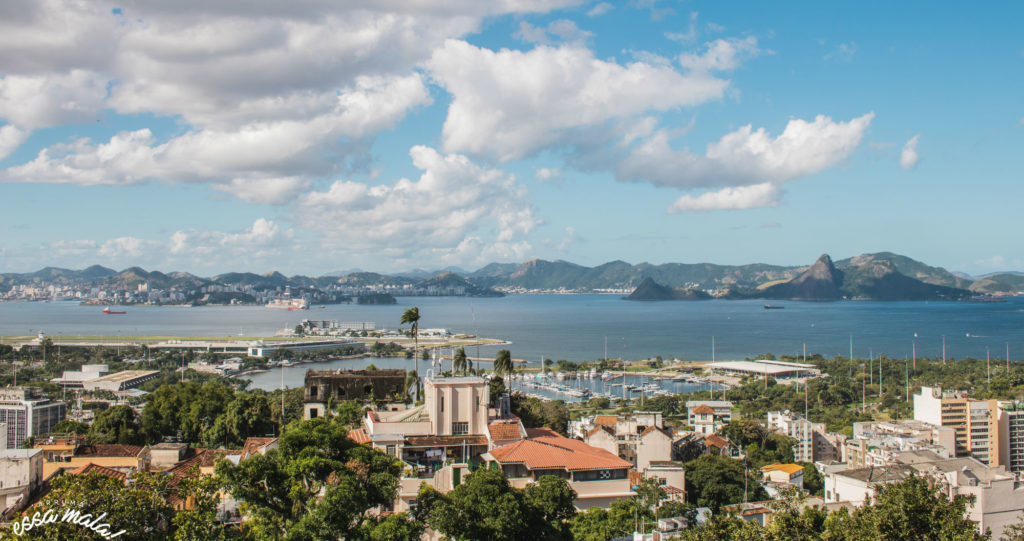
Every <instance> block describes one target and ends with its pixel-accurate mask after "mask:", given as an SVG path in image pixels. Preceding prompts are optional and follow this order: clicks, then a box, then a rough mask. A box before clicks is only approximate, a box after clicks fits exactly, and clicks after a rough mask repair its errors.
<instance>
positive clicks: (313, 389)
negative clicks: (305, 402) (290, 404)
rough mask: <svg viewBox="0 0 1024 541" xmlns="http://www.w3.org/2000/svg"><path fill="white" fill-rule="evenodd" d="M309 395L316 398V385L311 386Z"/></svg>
mask: <svg viewBox="0 0 1024 541" xmlns="http://www.w3.org/2000/svg"><path fill="white" fill-rule="evenodd" d="M309 396H310V398H316V387H310V388H309Z"/></svg>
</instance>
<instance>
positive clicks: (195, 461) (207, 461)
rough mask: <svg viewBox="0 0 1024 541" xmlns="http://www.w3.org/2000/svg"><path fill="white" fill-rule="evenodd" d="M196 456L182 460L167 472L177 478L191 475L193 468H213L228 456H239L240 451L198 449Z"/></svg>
mask: <svg viewBox="0 0 1024 541" xmlns="http://www.w3.org/2000/svg"><path fill="white" fill-rule="evenodd" d="M195 451H196V452H195V454H194V455H192V457H191V458H188V459H185V460H182V461H181V462H179V463H178V464H177V465H175V466H173V467H171V468H168V469H167V472H168V473H170V474H172V475H174V476H175V477H184V476H187V475H189V470H190V469H192V466H196V467H197V468H212V467H213V466H216V465H217V461H218V460H220V459H222V458H225V457H227V456H228V455H237V454H239V453H240V451H229V450H227V449H196V450H195Z"/></svg>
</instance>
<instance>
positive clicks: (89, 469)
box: [71, 462, 128, 482]
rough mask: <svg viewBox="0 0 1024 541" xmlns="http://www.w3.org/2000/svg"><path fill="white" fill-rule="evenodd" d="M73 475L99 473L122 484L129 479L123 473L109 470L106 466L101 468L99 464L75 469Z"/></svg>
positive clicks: (89, 464) (90, 464)
mask: <svg viewBox="0 0 1024 541" xmlns="http://www.w3.org/2000/svg"><path fill="white" fill-rule="evenodd" d="M71 473H73V474H75V475H82V474H84V473H98V474H100V475H103V476H105V477H109V478H111V479H117V480H118V481H121V482H124V480H125V479H126V478H127V477H128V474H126V473H124V472H122V471H117V470H115V469H113V468H108V467H106V466H100V465H99V464H93V463H92V462H90V463H88V464H86V465H85V466H80V467H78V468H77V469H75V471H73V472H71Z"/></svg>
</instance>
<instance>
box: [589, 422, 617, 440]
mask: <svg viewBox="0 0 1024 541" xmlns="http://www.w3.org/2000/svg"><path fill="white" fill-rule="evenodd" d="M602 430H603V431H604V432H605V433H606V434H608V435H610V436H614V435H615V432H612V429H611V428H608V427H607V426H605V425H597V426H595V427H594V428H591V429H590V430H588V431H587V437H588V438H589V437H591V436H593V435H594V434H597V433H598V432H601V431H602Z"/></svg>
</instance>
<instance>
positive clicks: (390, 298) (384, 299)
mask: <svg viewBox="0 0 1024 541" xmlns="http://www.w3.org/2000/svg"><path fill="white" fill-rule="evenodd" d="M397 302H398V301H397V300H396V299H395V297H394V295H391V294H390V293H363V294H362V295H360V296H359V298H358V300H356V303H357V304H396V303H397Z"/></svg>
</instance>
